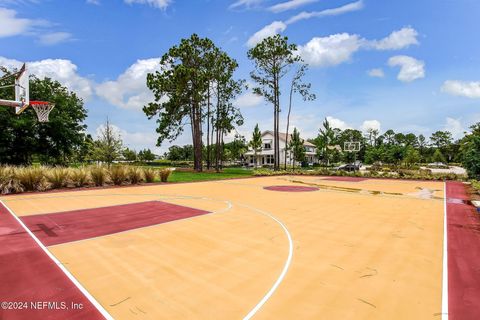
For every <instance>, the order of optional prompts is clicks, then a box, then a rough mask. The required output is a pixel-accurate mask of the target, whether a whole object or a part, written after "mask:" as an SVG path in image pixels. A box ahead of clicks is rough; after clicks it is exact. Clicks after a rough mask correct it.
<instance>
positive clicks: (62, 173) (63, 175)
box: [45, 168, 70, 189]
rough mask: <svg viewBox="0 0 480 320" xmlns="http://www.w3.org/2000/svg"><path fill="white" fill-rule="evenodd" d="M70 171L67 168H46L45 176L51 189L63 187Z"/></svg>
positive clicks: (67, 180)
mask: <svg viewBox="0 0 480 320" xmlns="http://www.w3.org/2000/svg"><path fill="white" fill-rule="evenodd" d="M69 177H70V172H69V170H68V169H67V168H47V169H45V178H46V179H47V181H48V182H49V183H50V187H51V188H52V189H58V188H63V187H66V186H67V185H68V182H69Z"/></svg>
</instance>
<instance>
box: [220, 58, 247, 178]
mask: <svg viewBox="0 0 480 320" xmlns="http://www.w3.org/2000/svg"><path fill="white" fill-rule="evenodd" d="M237 68H238V63H237V61H235V60H234V59H232V58H230V57H229V56H228V55H227V54H226V53H224V52H221V53H220V54H219V55H218V56H217V58H216V63H215V69H214V72H213V81H214V87H215V95H216V106H215V112H214V113H215V116H214V119H213V120H212V123H213V126H214V128H213V130H214V131H215V170H216V171H217V172H218V171H220V169H221V167H222V160H223V159H224V157H223V155H222V152H223V151H224V145H225V144H224V137H225V135H226V134H227V133H229V132H231V131H232V130H233V129H235V127H236V126H241V125H242V124H243V117H242V114H241V113H240V110H239V109H238V108H237V107H235V106H234V105H233V103H232V101H233V100H234V99H235V98H236V97H237V96H238V95H240V94H241V93H242V91H243V89H244V88H245V81H244V80H235V79H233V73H234V72H235V70H236V69H237ZM212 140H213V139H212Z"/></svg>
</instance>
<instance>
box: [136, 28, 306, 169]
mask: <svg viewBox="0 0 480 320" xmlns="http://www.w3.org/2000/svg"><path fill="white" fill-rule="evenodd" d="M296 51H297V46H296V45H295V44H291V43H288V38H287V37H282V36H280V35H275V36H273V37H268V38H266V39H264V40H263V41H261V42H260V43H258V44H257V45H256V46H255V47H253V48H251V49H250V50H249V51H248V52H247V56H248V58H249V59H250V60H251V61H252V62H253V63H254V66H255V69H254V70H253V71H252V72H251V73H250V77H251V79H252V80H253V81H254V83H255V85H254V87H253V88H251V89H252V91H253V92H254V93H255V94H257V95H260V96H262V97H263V98H264V99H265V101H266V102H268V103H270V104H271V105H272V107H273V119H274V121H273V128H274V140H275V141H274V146H275V150H274V154H275V156H274V158H275V165H274V167H275V169H279V168H280V149H279V132H280V113H281V103H280V102H281V101H280V97H281V81H282V79H284V78H285V77H286V76H287V75H288V74H293V76H292V79H291V81H290V93H289V107H288V116H287V132H288V130H289V119H290V113H291V110H292V100H293V96H294V95H295V94H300V95H301V97H302V98H303V99H304V100H306V101H307V100H313V99H315V95H314V94H312V93H311V92H310V87H311V85H310V84H309V83H304V82H303V77H304V76H305V73H306V71H307V69H308V67H307V65H306V64H305V63H304V62H303V60H302V59H301V57H300V56H299V55H298V54H296ZM160 66H161V70H160V71H156V72H155V73H150V74H148V75H147V86H148V88H149V89H150V90H151V91H152V92H153V94H154V97H155V99H154V101H153V102H150V103H148V105H146V106H145V107H144V108H143V111H144V112H145V114H146V115H147V116H148V118H149V119H156V122H157V124H158V127H157V129H156V131H157V133H158V134H159V137H158V140H157V145H159V146H160V145H161V144H162V143H163V142H164V141H165V140H169V141H170V142H172V141H173V140H175V139H176V138H177V137H178V136H179V135H180V134H181V133H182V132H184V129H185V127H188V126H189V127H190V129H191V136H192V146H193V161H194V168H195V170H197V171H202V169H203V162H204V160H205V162H206V165H207V169H210V167H212V166H214V167H215V168H216V170H217V171H218V170H220V168H221V162H222V160H223V159H225V158H226V157H225V152H227V151H229V150H230V149H229V148H226V147H225V143H224V137H225V135H226V134H227V133H230V132H232V131H233V130H234V129H235V127H237V126H241V125H242V124H243V117H242V115H241V113H240V110H239V109H238V108H237V107H235V106H234V105H233V101H234V99H235V98H236V97H238V96H239V95H240V94H241V93H242V92H243V91H244V90H245V89H247V86H246V85H245V83H246V81H245V80H243V79H235V77H234V73H235V71H236V69H237V68H238V63H237V62H236V60H235V59H233V58H231V57H229V56H228V54H227V53H226V52H224V51H223V50H221V49H220V48H218V47H217V46H216V45H215V44H214V43H213V41H211V40H210V39H208V38H200V37H199V36H198V35H196V34H193V35H192V36H191V37H190V38H188V39H182V40H181V41H180V44H179V45H175V46H173V47H171V48H170V49H169V50H168V52H167V53H165V54H164V55H163V57H162V58H161V61H160ZM204 130H206V134H205V132H204ZM205 140H206V147H205V150H206V151H205V152H204V151H203V150H204V141H205ZM234 142H235V143H238V141H236V140H235V141H234ZM172 151H173V152H172ZM175 151H176V150H173V149H172V150H171V152H170V153H172V154H175Z"/></svg>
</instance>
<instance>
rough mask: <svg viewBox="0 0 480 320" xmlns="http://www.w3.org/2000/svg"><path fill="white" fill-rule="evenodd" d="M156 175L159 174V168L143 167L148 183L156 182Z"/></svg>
mask: <svg viewBox="0 0 480 320" xmlns="http://www.w3.org/2000/svg"><path fill="white" fill-rule="evenodd" d="M156 175H157V170H155V169H152V168H143V176H144V177H145V181H146V182H148V183H152V182H154V181H155V176H156Z"/></svg>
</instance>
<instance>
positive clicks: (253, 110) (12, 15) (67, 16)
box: [0, 0, 480, 153]
mask: <svg viewBox="0 0 480 320" xmlns="http://www.w3.org/2000/svg"><path fill="white" fill-rule="evenodd" d="M479 12H480V2H479V1H476V0H455V1H453V0H441V1H438V0H422V1H413V0H403V1H400V0H389V1H383V0H363V1H362V0H360V1H355V0H328V1H327V0H263V1H262V0H238V1H237V0H224V1H220V0H196V1H180V0H115V1H113V0H88V1H86V0H72V1H59V0H0V64H1V65H7V66H17V65H18V64H20V63H21V62H27V63H29V66H30V69H31V71H32V72H33V73H36V74H38V75H40V76H50V77H53V78H55V79H57V80H59V81H60V82H62V83H63V84H64V85H66V86H68V87H69V88H70V89H72V90H75V91H77V92H78V93H79V94H80V95H81V96H82V97H83V98H84V99H85V104H86V107H87V109H88V111H89V117H88V119H87V124H88V130H89V131H90V132H91V133H93V134H95V132H96V131H97V129H98V127H99V126H100V125H101V124H102V123H103V122H105V120H106V118H107V117H109V119H110V120H111V122H112V123H113V124H114V125H115V126H117V127H118V130H119V131H120V133H121V135H122V137H123V139H124V141H125V144H126V145H127V146H129V147H131V148H135V149H137V150H138V149H140V148H145V147H149V148H152V149H155V150H156V152H157V153H162V152H163V151H165V150H166V148H168V146H169V145H170V144H169V143H165V144H164V145H162V147H161V148H156V147H155V141H156V136H155V123H154V121H149V120H147V119H146V117H145V115H144V114H143V112H142V111H141V108H142V106H143V105H144V104H145V103H147V102H148V101H150V99H151V95H150V93H149V92H148V90H147V89H146V87H145V75H146V73H147V72H151V71H153V70H156V69H157V68H158V60H159V57H160V56H161V55H162V54H163V53H165V52H166V51H167V50H168V48H169V47H171V46H172V45H174V44H176V43H178V42H179V40H180V39H181V38H183V37H188V36H190V34H192V33H198V34H199V35H200V36H206V37H209V38H211V39H212V40H213V41H214V42H215V43H216V44H217V45H218V46H220V47H222V48H223V49H224V50H225V51H227V52H228V53H229V54H230V55H231V56H232V57H234V58H235V59H237V60H238V62H239V64H240V68H239V70H238V72H237V76H238V77H239V78H244V79H247V80H249V72H250V71H251V70H252V68H253V66H252V64H251V62H250V61H248V59H247V57H246V52H247V50H248V48H249V47H250V46H252V45H254V44H255V43H256V42H258V41H259V40H261V39H262V37H264V36H267V35H270V34H274V33H277V32H278V33H281V34H283V35H286V36H288V37H289V39H290V41H291V42H293V43H296V44H297V45H299V53H300V54H301V55H302V57H303V58H304V60H305V61H306V62H308V63H309V64H310V70H309V71H308V75H307V79H308V81H310V82H311V83H312V88H313V91H314V92H315V93H316V95H317V100H316V101H314V102H302V101H301V100H300V99H296V101H295V104H294V109H293V116H292V122H293V125H294V126H296V127H298V128H299V129H300V131H301V133H302V135H303V137H304V138H308V137H313V136H315V135H316V133H317V132H318V128H319V127H320V126H321V123H322V120H323V118H325V117H329V119H330V120H331V122H332V123H333V124H334V125H335V126H337V127H340V128H342V129H343V128H347V127H351V128H357V129H367V128H370V127H373V128H380V131H381V132H383V131H385V130H387V129H389V128H393V129H394V130H396V131H404V132H414V133H416V134H420V133H422V134H425V135H429V134H430V133H431V132H433V131H435V130H443V129H448V130H450V131H452V133H453V134H454V136H456V137H459V136H461V134H462V132H463V131H464V130H467V129H468V127H469V126H470V125H471V124H473V123H475V122H478V121H480V41H479V40H480V39H479V38H480V36H479V35H478V30H480V19H478V17H479V16H478V13H479ZM284 91H285V92H286V91H287V89H286V88H285V89H284ZM285 98H286V96H284V100H283V106H284V107H283V109H284V110H285V109H286V107H287V105H286V100H285ZM236 104H237V105H238V106H239V107H240V108H241V110H242V113H243V115H244V117H245V119H246V123H245V125H244V126H243V127H241V128H239V132H240V133H241V134H244V135H246V136H247V138H248V137H249V136H250V133H251V131H252V129H253V127H254V125H255V124H256V123H259V125H260V128H261V129H262V130H267V129H271V123H272V116H271V114H272V112H271V106H269V105H266V104H265V103H264V102H263V101H262V99H260V98H258V97H256V96H254V95H252V94H251V93H249V92H246V93H245V95H243V96H242V97H240V98H239V99H238V100H237V101H236ZM285 116H286V112H284V113H283V114H282V117H283V118H285ZM283 122H285V121H283ZM186 132H189V131H188V130H186ZM190 140H191V138H190V137H189V136H188V135H184V136H182V137H180V138H179V139H178V140H177V141H176V142H174V144H185V143H190Z"/></svg>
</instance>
